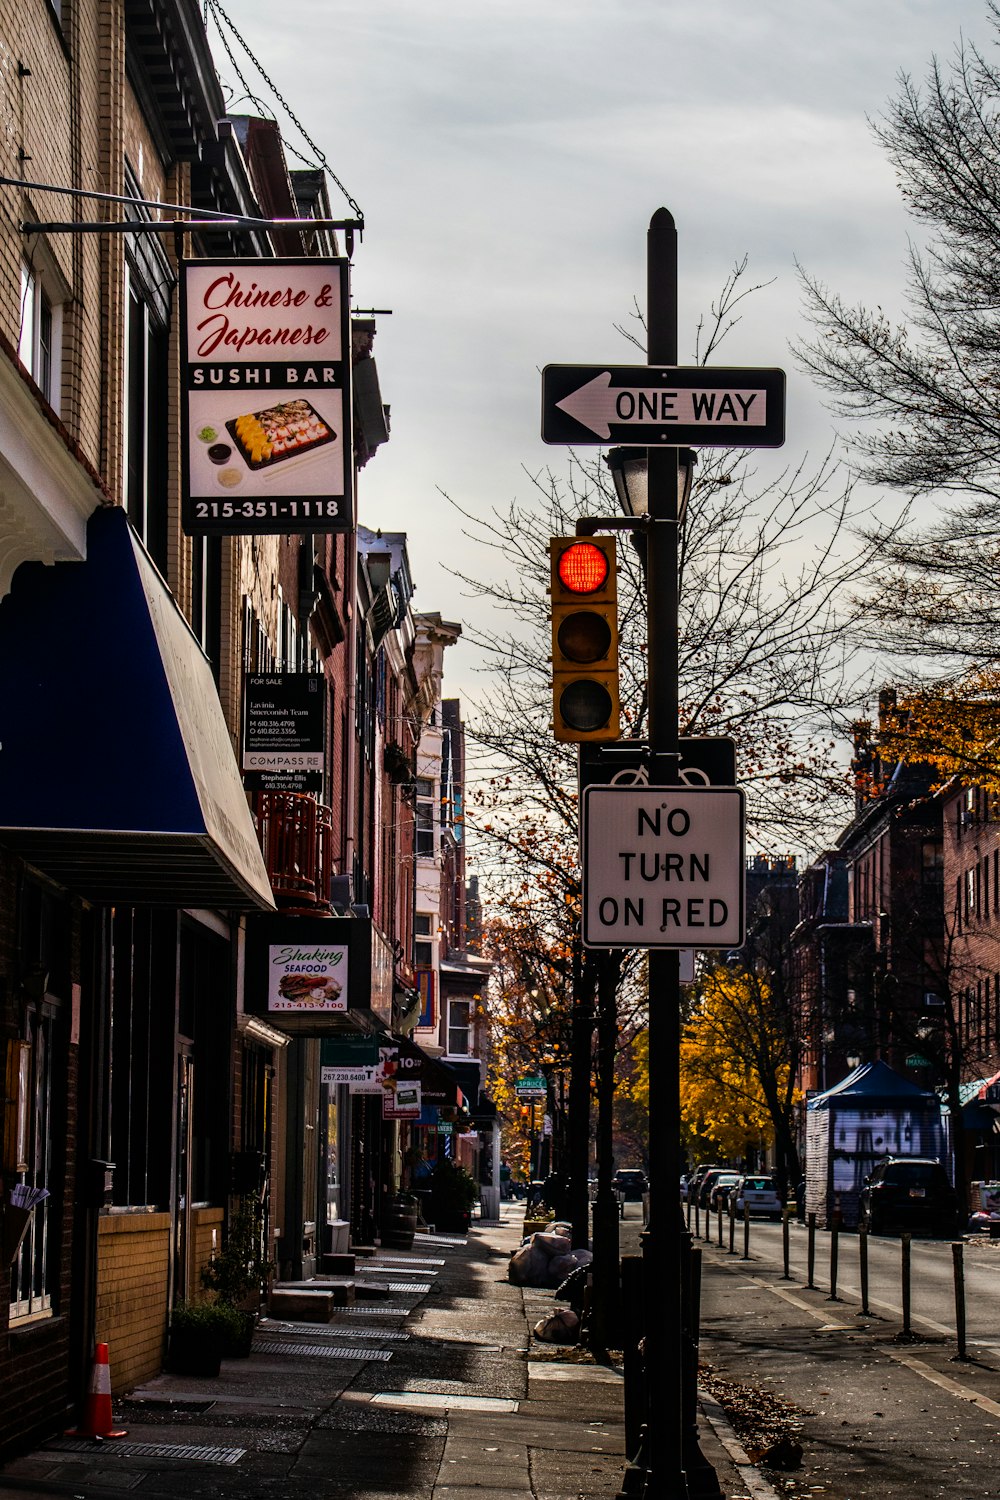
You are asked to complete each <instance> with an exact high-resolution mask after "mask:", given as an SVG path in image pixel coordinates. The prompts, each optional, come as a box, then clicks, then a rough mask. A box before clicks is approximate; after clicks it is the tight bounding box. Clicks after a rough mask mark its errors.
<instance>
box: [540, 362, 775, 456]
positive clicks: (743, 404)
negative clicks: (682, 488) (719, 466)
mask: <svg viewBox="0 0 1000 1500" xmlns="http://www.w3.org/2000/svg"><path fill="white" fill-rule="evenodd" d="M542 441H543V442H544V443H572V444H574V445H579V444H581V443H612V444H613V443H624V444H636V445H637V446H639V447H642V448H653V447H660V446H662V445H667V446H670V447H687V446H691V447H698V448H780V447H781V445H782V443H783V442H784V441H785V372H784V370H777V369H765V370H757V369H738V368H737V369H725V370H723V369H714V368H711V367H706V368H702V367H701V366H700V365H694V366H690V367H686V366H677V365H546V366H545V368H544V369H543V371H542Z"/></svg>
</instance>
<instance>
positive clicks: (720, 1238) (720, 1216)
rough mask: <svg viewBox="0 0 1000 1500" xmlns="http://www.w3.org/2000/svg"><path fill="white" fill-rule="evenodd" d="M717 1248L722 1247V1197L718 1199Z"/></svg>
mask: <svg viewBox="0 0 1000 1500" xmlns="http://www.w3.org/2000/svg"><path fill="white" fill-rule="evenodd" d="M719 1249H720V1250H721V1249H722V1199H721V1198H720V1199H719Z"/></svg>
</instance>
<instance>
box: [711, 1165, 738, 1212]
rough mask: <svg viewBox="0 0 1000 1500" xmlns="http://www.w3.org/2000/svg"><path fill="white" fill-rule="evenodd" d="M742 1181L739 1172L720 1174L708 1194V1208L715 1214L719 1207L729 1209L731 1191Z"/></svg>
mask: <svg viewBox="0 0 1000 1500" xmlns="http://www.w3.org/2000/svg"><path fill="white" fill-rule="evenodd" d="M739 1180H740V1174H739V1172H720V1173H719V1175H718V1176H717V1177H716V1179H715V1181H714V1182H713V1183H712V1186H711V1188H710V1189H709V1192H708V1207H709V1210H710V1212H711V1213H713V1214H714V1213H715V1212H716V1210H717V1209H718V1208H719V1207H722V1208H728V1207H729V1191H730V1189H731V1188H733V1187H735V1186H736V1184H737V1183H738V1182H739Z"/></svg>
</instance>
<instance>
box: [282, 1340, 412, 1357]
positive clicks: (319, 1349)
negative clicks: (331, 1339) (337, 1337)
mask: <svg viewBox="0 0 1000 1500" xmlns="http://www.w3.org/2000/svg"><path fill="white" fill-rule="evenodd" d="M253 1352H254V1353H255V1354H290V1355H293V1356H296V1357H297V1356H299V1355H302V1354H313V1355H320V1356H322V1358H324V1359H382V1360H386V1359H391V1358H392V1350H391V1349H346V1348H343V1347H341V1348H331V1347H330V1346H329V1345H328V1344H296V1343H292V1342H291V1341H289V1342H288V1343H287V1344H286V1343H279V1342H278V1340H277V1339H275V1340H274V1341H273V1342H272V1341H271V1340H270V1339H268V1340H266V1341H263V1342H260V1343H258V1342H255V1343H254V1346H253Z"/></svg>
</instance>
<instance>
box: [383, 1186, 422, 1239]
mask: <svg viewBox="0 0 1000 1500" xmlns="http://www.w3.org/2000/svg"><path fill="white" fill-rule="evenodd" d="M416 1232H417V1202H416V1199H415V1198H411V1197H410V1196H409V1194H406V1193H400V1194H399V1195H397V1197H395V1198H390V1199H389V1202H388V1203H387V1204H386V1206H385V1210H384V1211H383V1214H382V1248H383V1250H410V1249H412V1248H413V1237H414V1235H415V1234H416Z"/></svg>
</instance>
